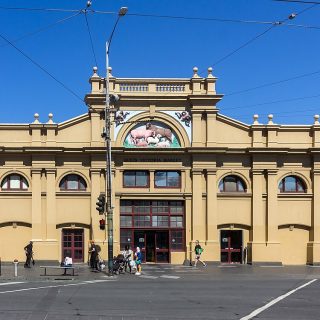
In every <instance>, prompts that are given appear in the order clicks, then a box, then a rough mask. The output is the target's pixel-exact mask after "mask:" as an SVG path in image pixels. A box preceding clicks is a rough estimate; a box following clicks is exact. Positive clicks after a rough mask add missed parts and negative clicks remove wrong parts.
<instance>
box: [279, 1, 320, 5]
mask: <svg viewBox="0 0 320 320" xmlns="http://www.w3.org/2000/svg"><path fill="white" fill-rule="evenodd" d="M273 1H278V2H289V3H290V2H292V3H305V4H310V3H311V4H312V3H313V4H315V5H317V4H320V2H317V1H302V0H273Z"/></svg>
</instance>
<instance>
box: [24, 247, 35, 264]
mask: <svg viewBox="0 0 320 320" xmlns="http://www.w3.org/2000/svg"><path fill="white" fill-rule="evenodd" d="M24 252H25V253H26V263H25V264H24V267H25V268H31V259H32V258H33V257H32V255H33V242H32V241H30V242H29V244H28V245H26V246H25V247H24Z"/></svg>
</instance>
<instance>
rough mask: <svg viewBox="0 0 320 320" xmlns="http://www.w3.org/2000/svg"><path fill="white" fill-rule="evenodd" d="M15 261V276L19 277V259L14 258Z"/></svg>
mask: <svg viewBox="0 0 320 320" xmlns="http://www.w3.org/2000/svg"><path fill="white" fill-rule="evenodd" d="M13 263H14V276H15V277H17V276H18V263H19V261H18V259H14V260H13Z"/></svg>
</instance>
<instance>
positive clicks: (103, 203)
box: [96, 194, 106, 214]
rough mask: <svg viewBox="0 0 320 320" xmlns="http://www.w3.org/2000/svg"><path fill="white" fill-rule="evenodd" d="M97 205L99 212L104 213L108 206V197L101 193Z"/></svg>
mask: <svg viewBox="0 0 320 320" xmlns="http://www.w3.org/2000/svg"><path fill="white" fill-rule="evenodd" d="M96 205H97V207H96V209H97V211H98V212H99V214H103V213H104V209H105V206H106V197H105V196H104V195H103V194H100V196H99V197H98V201H97V202H96Z"/></svg>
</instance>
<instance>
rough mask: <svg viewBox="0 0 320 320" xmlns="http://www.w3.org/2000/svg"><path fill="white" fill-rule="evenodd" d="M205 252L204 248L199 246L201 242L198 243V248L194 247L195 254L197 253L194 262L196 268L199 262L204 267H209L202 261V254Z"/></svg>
mask: <svg viewBox="0 0 320 320" xmlns="http://www.w3.org/2000/svg"><path fill="white" fill-rule="evenodd" d="M202 252H203V249H202V247H201V246H200V244H199V240H197V241H196V246H195V247H194V253H195V255H196V256H195V261H194V265H193V266H194V267H196V266H197V263H198V261H200V262H201V263H202V265H203V266H204V267H206V266H207V265H206V264H205V263H204V262H203V261H202V260H201V254H202Z"/></svg>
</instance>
